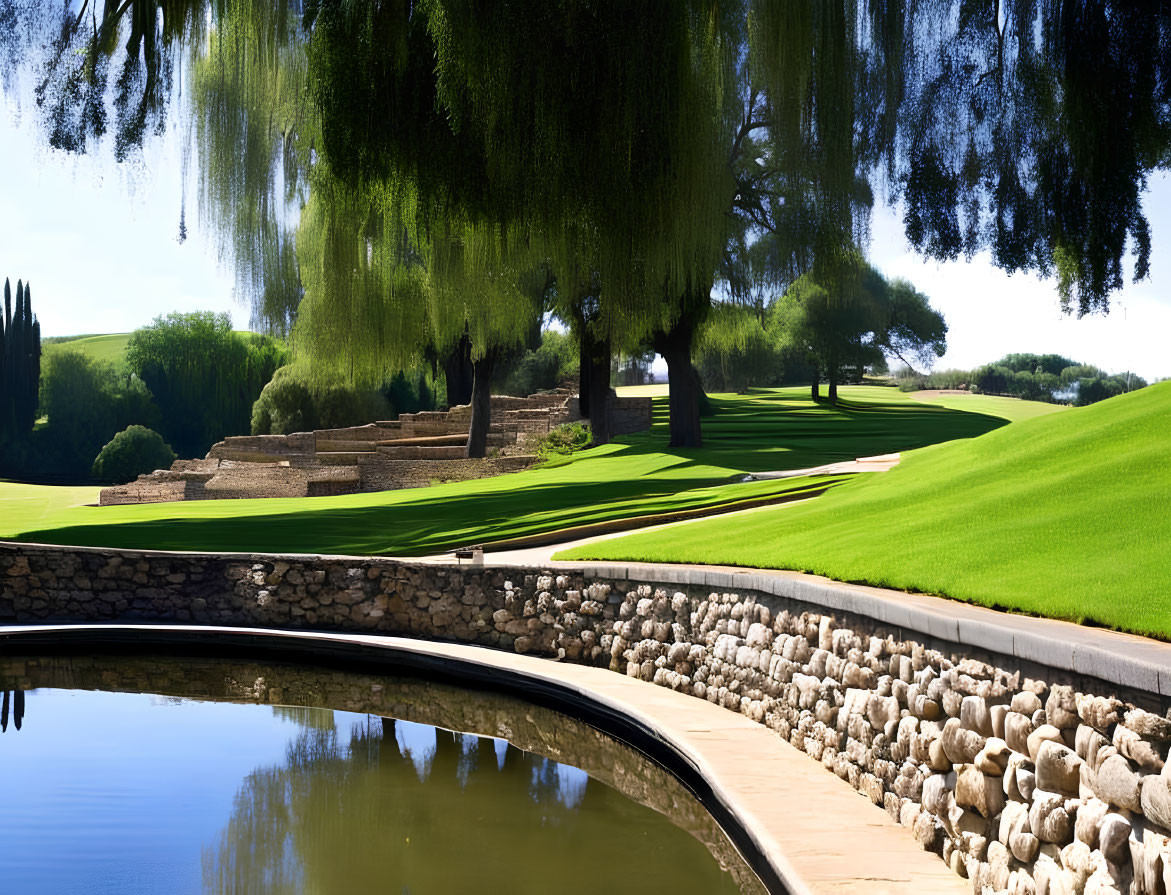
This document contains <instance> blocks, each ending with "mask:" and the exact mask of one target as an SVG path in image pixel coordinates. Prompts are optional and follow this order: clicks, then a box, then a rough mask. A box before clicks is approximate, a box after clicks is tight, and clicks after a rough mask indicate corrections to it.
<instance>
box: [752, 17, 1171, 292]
mask: <svg viewBox="0 0 1171 895" xmlns="http://www.w3.org/2000/svg"><path fill="white" fill-rule="evenodd" d="M750 30H751V34H752V44H753V54H754V62H755V70H756V72H757V75H758V77H759V78H760V80H761V82H762V83H763V84H765V85H766V89H767V93H768V96H769V100H770V103H771V105H772V108H773V110H774V112H775V114H776V121H775V124H774V127H773V130H772V135H773V138H774V142H775V146H776V151H777V153H778V155H779V156H780V157H781V158H783V159H784V158H787V157H789V158H790V160H789V161H786V162H785V164H784V167H786V168H788V169H790V170H799V169H800V167H801V165H802V164H803V163H806V164H808V165H809V166H810V169H811V170H813V171H816V173H817V181H818V183H819V184H820V186H819V189H818V191H817V193H818V201H819V203H821V208H820V209H819V210H820V212H821V214H820V215H819V219H820V223H821V226H823V227H825V226H828V227H829V228H830V231H829V233H828V234H827V238H825V239H823V240H821V242H822V243H823V247H824V246H831V247H832V246H833V244H834V242H835V239H834V236H835V231H836V232H846V228H845V226H844V225H845V222H846V220H847V216H846V214H845V208H846V205H847V204H848V201H847V199H848V196H849V194H850V190H851V183H853V182H855V179H856V177H857V175H858V174H859V173H860V172H861V173H863V174H869V173H870V172H872V171H873V172H874V176H875V177H879V176H881V178H882V179H884V180H885V182H886V185H887V187H888V189H889V193H890V198H891V199H901V200H902V202H903V207H904V224H905V227H906V232H907V236H908V238H909V239H910V241H911V242H912V244H913V245H915V247H916V248H917V249H919V250H920V251H921V252H923V253H925V254H927V255H931V256H934V257H936V258H941V259H951V258H956V257H958V256H959V255H960V254H961V253H963V254H966V255H968V256H971V255H972V254H974V253H975V252H977V251H980V250H983V249H988V250H990V251H991V253H992V257H993V260H994V261H995V263H996V264H997V265H998V266H1000V267H1002V268H1004V269H1005V270H1008V271H1016V270H1034V271H1037V272H1039V273H1041V274H1046V275H1047V274H1049V273H1055V274H1056V275H1057V282H1058V289H1059V293H1060V296H1061V299H1062V302H1063V305H1064V306H1065V307H1066V309H1067V310H1076V311H1077V312H1078V314H1079V315H1080V314H1084V313H1088V312H1091V311H1096V310H1105V309H1107V308H1108V303H1109V295H1110V293H1111V292H1112V291H1114V290H1116V289H1119V288H1121V286H1122V283H1123V274H1124V268H1125V264H1124V259H1125V255H1126V253H1127V249H1128V246H1129V247H1130V249H1131V250H1132V251H1133V259H1134V262H1133V263H1134V276H1135V278H1136V279H1142V278H1143V277H1145V276H1146V274H1147V271H1148V267H1149V259H1150V230H1149V226H1148V223H1147V220H1146V218H1145V216H1144V215H1143V212H1142V206H1141V195H1142V193H1143V191H1144V190H1145V188H1146V178H1147V175H1148V173H1149V172H1150V171H1151V170H1153V169H1155V168H1160V167H1162V168H1165V167H1167V165H1168V162H1169V161H1171V159H1169V157H1168V147H1169V146H1171V7H1169V6H1168V4H1166V3H1164V2H1156V3H1151V4H1133V3H1125V2H1120V0H1119V2H1110V0H1098V2H1093V3H1069V2H1064V0H1019V2H1013V0H979V2H977V0H919V2H916V3H904V2H894V0H869V2H866V3H860V4H852V3H844V2H840V0H833V2H829V3H824V4H821V3H818V4H808V3H772V2H769V0H754V3H753V5H752V11H751V29H750ZM794 152H796V153H797V157H796V158H795V159H793V158H791V154H792V153H794Z"/></svg>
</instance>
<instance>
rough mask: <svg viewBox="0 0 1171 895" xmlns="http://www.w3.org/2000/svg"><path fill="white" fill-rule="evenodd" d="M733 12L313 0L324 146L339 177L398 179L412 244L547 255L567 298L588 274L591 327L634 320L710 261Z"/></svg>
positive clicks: (463, 276)
mask: <svg viewBox="0 0 1171 895" xmlns="http://www.w3.org/2000/svg"><path fill="white" fill-rule="evenodd" d="M738 13H739V18H742V10H739V11H738V10H737V7H736V6H735V4H717V3H714V2H700V0H695V2H690V3H675V2H670V3H668V2H662V3H650V4H640V5H637V6H634V7H631V6H630V5H629V4H603V5H601V6H600V7H599V6H598V5H597V4H592V3H586V2H582V0H563V2H558V3H548V4H528V3H515V2H514V3H507V2H506V3H499V4H483V5H476V6H471V5H468V4H465V3H458V2H440V0H431V2H423V3H418V4H413V5H408V4H396V3H377V4H368V3H354V2H347V0H332V2H329V0H327V2H323V3H322V4H321V5H320V10H319V12H318V13H317V17H316V20H315V26H314V34H313V40H312V42H311V45H310V70H311V73H312V81H313V84H314V93H315V97H316V99H317V101H318V103H319V105H320V107H321V113H322V134H323V137H322V152H323V156H324V157H326V158H328V159H329V161H330V164H331V165H332V166H333V170H334V173H335V175H336V176H337V177H338V178H339V179H341V180H342V181H343V182H345V183H346V184H348V185H351V186H352V187H354V188H355V189H358V190H365V189H369V188H370V185H371V184H385V183H393V184H395V188H394V189H393V190H392V191H391V193H392V197H393V199H394V201H395V202H396V204H397V208H396V209H395V210H394V214H393V215H392V217H393V218H394V219H395V220H396V221H397V222H401V223H402V224H403V226H404V228H405V229H406V230H407V231H408V234H409V236H410V238H411V239H412V240H413V241H415V242H416V243H417V244H419V245H424V244H426V243H434V244H435V245H436V251H435V252H434V253H433V254H434V257H436V258H439V257H441V256H443V255H444V254H447V251H446V249H444V248H443V245H444V243H449V244H451V245H454V246H456V247H460V248H459V250H458V255H459V258H460V263H459V264H456V265H454V266H450V267H448V268H447V269H448V271H449V272H452V271H459V275H458V276H457V277H456V278H455V279H456V281H460V280H462V282H463V283H466V284H471V283H474V282H475V281H476V280H477V279H478V278H481V276H482V277H483V278H486V279H490V280H497V279H499V277H500V273H499V272H500V270H501V269H502V265H503V267H508V268H513V269H522V268H523V267H525V266H526V264H527V263H528V262H534V263H542V262H547V263H548V264H549V265H550V266H551V267H552V268H553V270H555V271H556V272H557V277H558V284H559V288H560V289H561V290H562V291H564V292H565V293H566V294H572V293H573V292H574V291H581V290H582V289H583V288H587V287H588V285H592V284H597V286H598V291H599V294H600V295H602V296H604V300H603V301H604V308H605V312H604V313H605V317H606V328H607V329H609V330H618V329H621V330H623V331H626V330H628V329H629V328H631V327H634V328H639V327H641V328H643V329H648V328H650V326H652V325H653V324H654V323H656V322H657V321H658V319H659V318H660V316H661V309H662V305H663V301H664V291H665V289H666V290H667V291H668V292H669V291H671V290H674V291H680V290H682V289H683V288H685V286H686V284H687V283H689V282H692V281H696V280H703V279H707V280H708V281H710V279H711V276H712V272H713V271H714V269H715V266H716V264H717V263H718V260H719V255H720V250H721V248H722V243H723V240H724V236H725V233H724V230H725V227H726V223H725V221H724V214H725V212H726V209H727V207H728V205H729V202H730V200H731V197H732V195H733V193H734V185H733V183H732V181H731V177H730V172H729V170H728V166H727V158H726V153H727V145H728V132H729V130H730V127H731V122H732V119H731V115H730V110H731V109H732V107H733V102H732V100H733V99H734V92H733V89H732V88H733V87H734V84H733V82H732V78H731V77H730V72H732V71H733V68H734V57H735V52H736V50H737V46H738V41H737V38H736V34H737V30H736V26H735V23H736V22H737V21H738ZM453 223H454V224H455V225H457V226H458V228H459V229H461V230H463V231H465V235H462V236H459V237H457V238H456V239H455V240H454V241H452V240H451V239H450V233H451V231H452V230H453V229H454V227H453ZM437 231H438V233H439V235H438V236H436V235H435V233H436V232H437ZM466 234H474V236H469V235H466ZM491 242H495V243H496V246H495V247H489V243H491ZM521 258H523V259H525V260H524V261H523V262H518V260H517V259H521ZM501 259H507V261H504V262H502V260H501Z"/></svg>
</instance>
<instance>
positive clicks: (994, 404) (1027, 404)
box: [911, 392, 1067, 421]
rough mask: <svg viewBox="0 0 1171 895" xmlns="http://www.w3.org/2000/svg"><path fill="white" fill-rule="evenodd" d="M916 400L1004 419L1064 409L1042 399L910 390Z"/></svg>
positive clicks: (1028, 416) (1022, 417) (1039, 414)
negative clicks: (1030, 399)
mask: <svg viewBox="0 0 1171 895" xmlns="http://www.w3.org/2000/svg"><path fill="white" fill-rule="evenodd" d="M911 397H912V398H914V399H915V400H916V401H924V402H926V403H928V404H938V405H939V406H941V407H950V408H952V409H953V410H974V411H976V412H978V413H991V414H993V415H994V416H1002V417H1004V418H1005V419H1006V420H1014V421H1015V420H1027V419H1032V418H1033V417H1035V416H1045V415H1046V414H1049V413H1053V412H1054V411H1057V410H1065V409H1067V408H1066V405H1064V404H1047V403H1045V402H1044V401H1022V400H1021V399H1020V398H1006V397H1001V396H999V395H932V394H930V393H922V392H911Z"/></svg>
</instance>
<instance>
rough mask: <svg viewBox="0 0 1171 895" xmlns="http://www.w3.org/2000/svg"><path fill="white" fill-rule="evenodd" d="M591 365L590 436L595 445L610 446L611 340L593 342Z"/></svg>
mask: <svg viewBox="0 0 1171 895" xmlns="http://www.w3.org/2000/svg"><path fill="white" fill-rule="evenodd" d="M592 346H593V350H592V351H591V352H590V358H589V364H588V365H587V366H588V368H589V405H588V406H589V409H590V435H591V436H592V439H593V444H609V443H610V439H611V438H613V437H614V435H613V433H612V432H611V431H610V340H609V339H605V340H602V341H598V340H593V341H592Z"/></svg>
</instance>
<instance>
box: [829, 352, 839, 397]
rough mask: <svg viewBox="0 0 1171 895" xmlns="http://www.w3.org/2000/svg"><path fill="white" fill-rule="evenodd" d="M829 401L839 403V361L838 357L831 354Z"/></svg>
mask: <svg viewBox="0 0 1171 895" xmlns="http://www.w3.org/2000/svg"><path fill="white" fill-rule="evenodd" d="M828 373H829V403H831V404H837V403H838V374H839V370H838V362H837V358H836V357H834V356H832V355H831V356H830V359H829V370H828Z"/></svg>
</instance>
